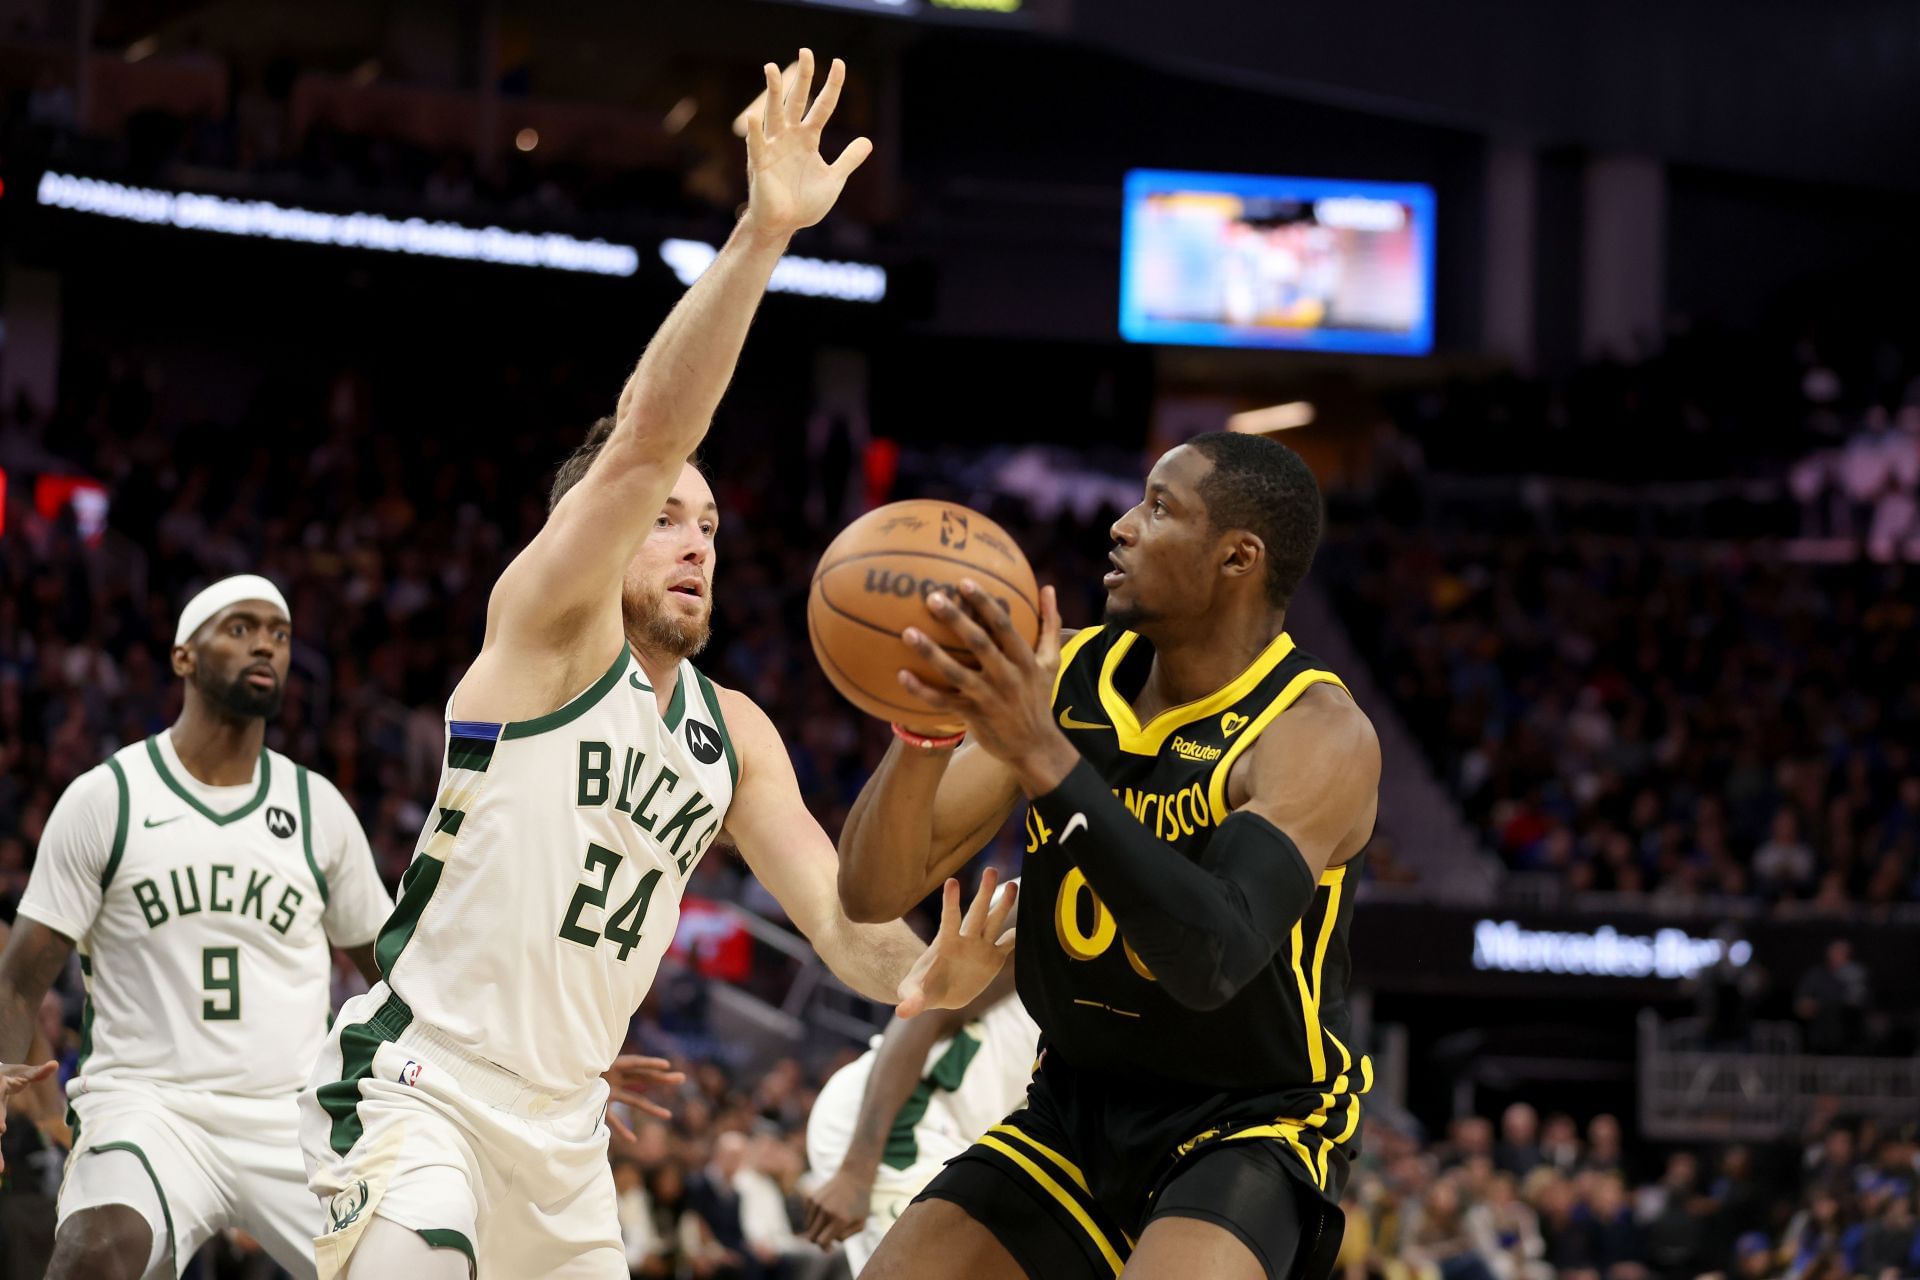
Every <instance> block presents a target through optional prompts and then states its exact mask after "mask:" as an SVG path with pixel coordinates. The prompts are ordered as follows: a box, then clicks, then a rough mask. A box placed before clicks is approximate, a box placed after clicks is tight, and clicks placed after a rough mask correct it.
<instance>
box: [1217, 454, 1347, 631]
mask: <svg viewBox="0 0 1920 1280" xmlns="http://www.w3.org/2000/svg"><path fill="white" fill-rule="evenodd" d="M1187 444H1188V446H1189V447H1190V448H1193V449H1195V450H1198V451H1199V453H1200V455H1201V456H1202V457H1204V458H1206V459H1207V460H1208V461H1209V462H1211V463H1213V470H1212V471H1210V472H1208V473H1207V478H1206V479H1205V480H1202V481H1201V482H1200V501H1202V502H1204V503H1205V504H1206V506H1207V523H1208V524H1209V525H1210V526H1212V528H1213V531H1214V532H1215V533H1222V532H1225V531H1226V530H1228V529H1246V530H1248V531H1249V532H1251V533H1253V534H1254V535H1255V536H1256V537H1258V538H1259V539H1260V541H1261V542H1262V543H1263V544H1265V546H1266V549H1267V600H1268V601H1269V602H1270V603H1271V604H1272V605H1273V606H1274V607H1275V608H1277V609H1278V608H1285V607H1286V605H1287V602H1288V601H1289V600H1291V599H1293V593H1294V591H1295V590H1297V589H1298V588H1299V586H1300V582H1301V580H1302V579H1303V578H1305V577H1306V576H1307V570H1308V569H1309V568H1311V567H1312V566H1313V554H1314V552H1315V551H1318V550H1319V549H1320V525H1321V514H1320V512H1321V499H1320V484H1319V482H1318V481H1316V480H1315V479H1314V478H1313V471H1312V469H1311V468H1309V467H1308V466H1307V464H1306V460H1305V459H1303V458H1302V457H1301V456H1300V455H1299V454H1297V453H1295V452H1294V451H1293V450H1292V449H1289V448H1288V447H1287V446H1286V445H1284V444H1281V443H1280V442H1279V441H1278V440H1272V439H1269V438H1268V437H1266V436H1259V435H1246V434H1242V433H1239V432H1231V431H1210V432H1208V433H1206V434H1205V435H1198V436H1195V437H1194V438H1193V439H1191V440H1189V441H1187Z"/></svg>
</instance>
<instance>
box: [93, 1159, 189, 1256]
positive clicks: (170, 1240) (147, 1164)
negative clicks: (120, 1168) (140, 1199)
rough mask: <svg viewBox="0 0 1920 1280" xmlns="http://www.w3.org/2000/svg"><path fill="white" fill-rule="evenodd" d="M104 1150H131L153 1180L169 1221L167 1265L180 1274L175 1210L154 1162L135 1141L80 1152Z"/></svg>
mask: <svg viewBox="0 0 1920 1280" xmlns="http://www.w3.org/2000/svg"><path fill="white" fill-rule="evenodd" d="M102 1151H131V1152H133V1154H134V1158H135V1159H137V1160H139V1161H140V1167H141V1168H142V1169H145V1170H146V1171H147V1177H148V1178H149V1179H150V1180H151V1181H152V1182H153V1194H155V1195H157V1196H159V1197H160V1216H161V1217H162V1218H165V1219H166V1222H167V1265H168V1266H170V1267H172V1268H173V1273H174V1274H175V1275H179V1274H180V1264H179V1262H178V1261H177V1260H176V1259H175V1258H174V1256H173V1248H174V1234H173V1210H172V1209H169V1208H168V1207H167V1193H166V1190H165V1188H163V1187H162V1186H161V1185H160V1179H159V1178H158V1177H156V1176H155V1175H154V1172H153V1162H152V1161H151V1160H148V1159H147V1153H146V1152H144V1151H142V1150H141V1149H140V1147H139V1144H138V1143H133V1142H103V1143H101V1144H100V1145H99V1146H97V1147H88V1148H87V1149H86V1150H85V1151H83V1152H81V1153H80V1154H81V1155H87V1156H91V1155H98V1154H99V1153H100V1152H102ZM129 1207H131V1206H129Z"/></svg>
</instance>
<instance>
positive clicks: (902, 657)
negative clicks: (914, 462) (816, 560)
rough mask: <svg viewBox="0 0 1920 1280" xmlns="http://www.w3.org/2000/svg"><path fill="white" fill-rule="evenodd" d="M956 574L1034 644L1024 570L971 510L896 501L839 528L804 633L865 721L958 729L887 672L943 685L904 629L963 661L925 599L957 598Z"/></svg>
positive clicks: (999, 532)
mask: <svg viewBox="0 0 1920 1280" xmlns="http://www.w3.org/2000/svg"><path fill="white" fill-rule="evenodd" d="M962 578H971V579H972V580H973V581H974V582H975V583H977V584H978V585H979V586H980V588H981V589H982V590H984V591H986V592H987V593H988V594H989V595H992V596H993V597H995V598H996V599H998V600H999V601H1000V602H1001V604H1003V605H1005V606H1006V610H1007V612H1008V614H1010V615H1011V616H1012V618H1013V626H1014V629H1015V630H1016V631H1018V632H1019V633H1020V635H1021V636H1022V637H1024V638H1025V639H1026V641H1027V643H1029V644H1032V643H1033V642H1034V641H1035V640H1036V639H1038V638H1039V635H1040V589H1039V587H1038V586H1037V585H1036V584H1035V583H1034V578H1033V568H1032V566H1030V565H1029V564H1028V563H1027V558H1026V556H1025V555H1023V554H1022V553H1021V551H1020V548H1019V547H1017V546H1015V545H1014V542H1013V539H1012V538H1011V537H1009V536H1008V534H1007V531H1006V530H1005V529H1002V528H1001V527H1000V526H999V525H997V524H995V523H994V522H993V521H991V520H989V519H987V518H986V517H985V516H983V515H981V514H980V513H979V512H978V511H970V510H968V509H967V508H966V507H962V506H958V505H956V504H954V503H951V502H937V501H932V500H925V499H922V500H916V501H912V502H895V503H890V504H888V505H887V506H884V507H880V508H878V509H876V510H873V511H869V512H868V513H867V514H866V515H864V516H861V517H860V518H859V519H858V520H855V521H854V522H853V523H852V524H850V525H848V526H847V527H846V528H845V529H843V530H841V532H840V536H839V537H837V538H835V539H834V540H833V542H832V544H831V545H829V546H828V547H827V550H826V552H825V554H823V555H822V556H821V557H820V567H819V568H818V569H817V570H815V571H814V575H813V586H812V589H811V591H810V592H809V593H808V595H807V632H808V634H810V635H811V636H812V637H813V652H814V654H815V656H817V657H818V658H819V659H820V666H821V668H822V669H823V670H824V671H825V672H826V674H827V679H828V680H830V681H832V682H833V687H834V688H836V689H838V690H839V691H840V692H841V694H842V695H843V696H844V697H845V698H846V699H847V701H849V702H851V703H852V704H853V705H854V706H856V707H858V708H860V710H862V711H864V712H866V713H867V714H868V715H871V716H878V717H880V718H881V719H882V720H893V721H898V722H899V723H900V724H902V725H905V726H906V727H907V728H910V729H913V730H915V731H917V732H920V733H929V734H938V733H956V732H958V731H959V730H960V727H961V726H960V724H959V723H958V722H957V721H947V720H943V719H941V717H940V713H939V712H937V711H935V710H933V709H932V708H931V707H928V706H926V705H925V704H924V703H921V702H919V701H918V700H917V699H915V698H914V697H913V696H912V695H911V694H909V693H908V692H907V691H906V690H905V689H903V688H901V687H900V681H899V679H898V678H897V676H896V674H895V673H896V672H898V671H899V670H900V669H901V668H903V667H904V668H905V669H907V670H909V671H911V672H913V673H914V674H915V675H917V676H919V677H920V678H921V679H922V680H925V681H926V682H927V683H929V684H932V685H936V686H938V685H942V684H943V683H944V682H943V681H942V680H941V679H940V677H939V675H938V674H937V673H936V672H935V671H934V670H933V669H932V667H930V666H929V665H928V664H927V663H925V662H922V661H921V660H920V658H919V657H918V655H916V654H915V653H914V652H913V650H911V649H909V648H908V647H907V645H906V642H905V641H903V640H902V639H901V638H900V633H901V632H902V631H904V630H905V629H906V628H908V627H918V628H920V629H921V630H922V631H924V632H926V633H927V634H928V635H929V636H931V637H933V639H934V641H935V643H937V644H939V645H941V646H942V647H944V648H945V649H946V650H947V652H949V653H951V654H953V655H954V656H955V657H956V658H959V659H960V660H961V661H963V662H966V663H968V664H969V665H971V664H972V653H971V651H969V650H968V649H967V647H966V646H965V645H964V644H962V643H961V641H960V637H959V636H957V635H956V634H954V632H953V631H952V630H951V629H950V628H949V627H948V626H947V625H946V624H945V623H943V622H941V621H940V620H939V619H938V618H936V617H934V616H933V614H932V613H930V612H929V611H928V609H927V602H926V601H927V596H928V595H929V594H930V593H931V592H934V591H945V592H947V593H948V594H949V595H951V596H952V597H953V598H954V599H956V600H957V599H959V584H960V580H961V579H962Z"/></svg>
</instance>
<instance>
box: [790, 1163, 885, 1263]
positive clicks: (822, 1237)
mask: <svg viewBox="0 0 1920 1280" xmlns="http://www.w3.org/2000/svg"><path fill="white" fill-rule="evenodd" d="M801 1200H802V1202H803V1203H804V1204H805V1205H806V1206H807V1223H806V1226H805V1227H803V1228H802V1229H801V1231H800V1238H801V1239H803V1240H811V1241H813V1243H815V1244H817V1245H819V1246H820V1247H821V1248H822V1249H831V1248H833V1246H834V1245H836V1244H838V1243H840V1242H841V1241H842V1240H845V1239H846V1238H847V1237H848V1236H851V1235H853V1234H854V1233H855V1232H857V1231H859V1230H860V1228H861V1227H864V1226H865V1225H867V1215H868V1213H869V1212H870V1210H871V1207H872V1204H873V1179H872V1178H871V1177H867V1178H862V1177H861V1176H860V1175H859V1174H858V1173H857V1172H856V1171H854V1170H852V1169H847V1168H842V1169H841V1170H840V1171H839V1172H838V1173H836V1174H834V1175H833V1176H832V1177H831V1178H828V1179H827V1180H826V1181H825V1182H823V1183H821V1184H820V1185H819V1186H817V1187H815V1188H814V1189H813V1190H812V1191H809V1192H807V1193H806V1194H805V1195H803V1196H802V1197H801Z"/></svg>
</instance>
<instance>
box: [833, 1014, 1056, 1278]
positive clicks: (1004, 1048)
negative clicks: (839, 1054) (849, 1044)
mask: <svg viewBox="0 0 1920 1280" xmlns="http://www.w3.org/2000/svg"><path fill="white" fill-rule="evenodd" d="M1039 1040H1040V1028H1039V1027H1038V1026H1037V1025H1035V1023H1034V1021H1033V1018H1032V1017H1031V1016H1030V1015H1029V1014H1028V1013H1027V1009H1026V1006H1025V1005H1023V1004H1021V1003H1020V997H1018V996H1012V995H1010V996H1008V997H1007V998H1006V999H1005V1000H1002V1001H1001V1002H1000V1003H999V1004H996V1005H994V1006H993V1008H991V1009H989V1010H987V1011H986V1013H984V1014H982V1015H981V1016H980V1017H979V1018H977V1019H975V1020H974V1021H973V1022H970V1023H968V1024H967V1025H966V1026H965V1027H963V1028H961V1029H960V1030H959V1031H958V1032H956V1033H955V1034H954V1035H952V1036H950V1037H948V1038H947V1039H944V1040H939V1041H936V1042H935V1043H934V1045H933V1048H932V1049H930V1050H928V1052H927V1061H926V1065H925V1067H924V1069H923V1070H922V1072H921V1076H920V1083H919V1084H918V1085H917V1086H915V1088H914V1091H913V1093H912V1094H911V1095H910V1096H909V1097H908V1098H907V1101H906V1104H905V1105H904V1106H902V1107H901V1108H900V1111H899V1114H898V1115H896V1116H895V1117H894V1121H893V1129H892V1131H891V1132H889V1133H888V1135H887V1149H886V1153H885V1154H884V1155H883V1156H882V1157H881V1160H880V1167H879V1169H878V1170H876V1171H875V1172H874V1177H873V1198H872V1201H871V1202H870V1209H869V1212H868V1216H867V1221H866V1225H865V1226H863V1227H861V1229H860V1230H859V1231H857V1232H855V1233H854V1234H853V1235H852V1236H850V1237H849V1238H848V1239H847V1241H846V1249H847V1262H848V1263H849V1265H850V1266H851V1267H852V1269H853V1273H854V1274H855V1275H859V1274H860V1269H861V1268H862V1267H864V1266H865V1265H866V1264H867V1259H869V1258H871V1257H872V1256H873V1253H874V1250H876V1249H878V1248H879V1247H880V1240H881V1238H882V1237H883V1236H885V1235H886V1233H887V1231H888V1229H889V1228H890V1227H892V1226H893V1224H894V1222H895V1221H896V1220H897V1219H898V1218H899V1217H900V1215H901V1214H902V1213H903V1212H905V1211H906V1207H907V1206H908V1205H909V1204H912V1203H913V1198H914V1197H915V1196H917V1195H919V1194H920V1193H921V1192H922V1191H923V1190H925V1189H926V1186H927V1183H929V1182H931V1181H933V1176H934V1175H935V1174H937V1173H939V1172H940V1170H941V1168H942V1167H943V1166H945V1164H946V1162H947V1161H949V1160H951V1159H952V1158H953V1157H955V1156H957V1155H959V1154H960V1153H961V1152H962V1151H965V1150H966V1149H967V1148H968V1147H971V1146H972V1145H973V1144H974V1143H975V1142H977V1141H978V1140H979V1138H980V1135H981V1134H983V1133H985V1132H986V1131H987V1130H988V1129H991V1128H992V1127H993V1126H994V1125H996V1124H999V1123H1000V1121H1001V1120H1002V1119H1004V1118H1005V1117H1006V1114H1007V1113H1008V1112H1009V1111H1012V1110H1013V1109H1014V1108H1015V1107H1017V1106H1019V1105H1020V1100H1021V1099H1022V1098H1024V1097H1026V1094H1027V1082H1028V1081H1029V1080H1030V1079H1032V1077H1033V1061H1034V1056H1035V1054H1036V1052H1037V1051H1038V1050H1037V1046H1038V1044H1039ZM878 1047H879V1041H878V1039H877V1038H876V1040H875V1042H874V1048H872V1049H869V1050H867V1052H865V1053H863V1054H861V1055H860V1056H859V1057H858V1058H856V1059H854V1060H853V1061H852V1062H849V1063H848V1064H847V1065H846V1066H844V1067H842V1068H840V1070H838V1071H836V1072H834V1073H833V1076H832V1078H831V1079H829V1080H828V1081H827V1083H826V1084H825V1085H824V1086H822V1088H821V1090H820V1097H819V1099H818V1100H817V1101H816V1102H815V1103H814V1107H813V1114H812V1115H811V1116H809V1117H808V1119H807V1163H808V1165H809V1166H810V1167H811V1168H812V1169H813V1171H814V1172H815V1173H816V1174H818V1175H819V1176H821V1177H831V1176H832V1175H833V1174H834V1173H835V1172H836V1171H837V1170H838V1169H839V1168H840V1163H841V1161H842V1160H844V1159H846V1155H847V1148H848V1147H849V1146H851V1145H852V1143H853V1131H854V1128H855V1126H856V1125H857V1124H858V1122H859V1118H860V1100H861V1097H862V1095H864V1094H865V1093H866V1089H867V1077H868V1076H869V1075H870V1074H872V1071H873V1059H874V1054H875V1052H876V1051H877V1049H878Z"/></svg>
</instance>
